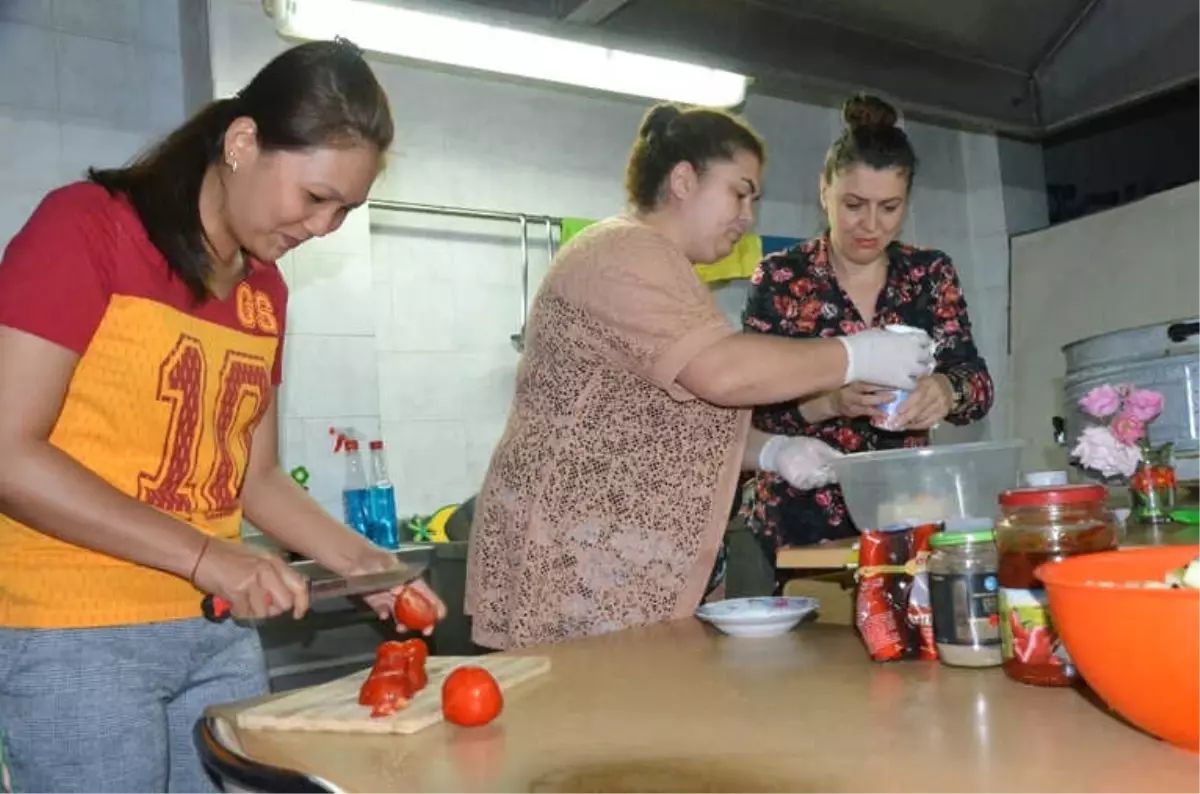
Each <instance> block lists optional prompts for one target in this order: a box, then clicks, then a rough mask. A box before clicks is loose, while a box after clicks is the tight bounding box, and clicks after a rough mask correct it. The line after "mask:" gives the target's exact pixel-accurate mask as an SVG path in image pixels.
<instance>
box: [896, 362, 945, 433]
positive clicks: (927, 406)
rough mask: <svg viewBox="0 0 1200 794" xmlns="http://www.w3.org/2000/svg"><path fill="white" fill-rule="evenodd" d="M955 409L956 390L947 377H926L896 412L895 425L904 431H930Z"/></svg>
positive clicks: (918, 383)
mask: <svg viewBox="0 0 1200 794" xmlns="http://www.w3.org/2000/svg"><path fill="white" fill-rule="evenodd" d="M953 409H954V388H953V387H952V386H951V385H950V380H949V378H947V377H946V376H945V375H942V374H941V373H937V374H934V375H926V376H925V377H924V378H921V379H920V380H919V381H917V388H915V389H913V390H912V391H911V392H909V395H908V398H907V399H906V400H905V401H904V402H902V403H901V404H900V407H899V408H898V409H897V410H896V418H895V424H896V426H897V427H899V428H901V429H903V430H929V429H930V428H932V427H933V426H934V425H936V424H937V423H938V422H941V421H942V420H943V419H945V418H946V417H947V416H949V415H950V411H951V410H953Z"/></svg>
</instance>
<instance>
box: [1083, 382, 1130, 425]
mask: <svg viewBox="0 0 1200 794" xmlns="http://www.w3.org/2000/svg"><path fill="white" fill-rule="evenodd" d="M1079 407H1080V408H1082V409H1083V410H1084V411H1086V412H1087V413H1089V414H1091V415H1092V416H1094V417H1096V418H1097V419H1104V418H1105V417H1107V416H1112V415H1113V414H1115V413H1116V412H1117V411H1118V410H1120V408H1121V393H1120V392H1119V391H1117V390H1116V389H1115V388H1113V387H1112V386H1109V385H1108V384H1107V383H1106V384H1104V385H1103V386H1097V387H1096V388H1094V389H1092V390H1091V391H1089V392H1088V393H1087V394H1085V395H1083V399H1081V400H1080V401H1079Z"/></svg>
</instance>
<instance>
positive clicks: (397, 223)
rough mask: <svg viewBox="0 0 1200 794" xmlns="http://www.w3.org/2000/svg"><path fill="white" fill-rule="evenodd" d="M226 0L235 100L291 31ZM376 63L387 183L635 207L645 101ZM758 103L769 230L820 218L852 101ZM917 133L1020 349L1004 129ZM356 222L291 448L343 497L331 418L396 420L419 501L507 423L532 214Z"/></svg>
mask: <svg viewBox="0 0 1200 794" xmlns="http://www.w3.org/2000/svg"><path fill="white" fill-rule="evenodd" d="M209 2H210V45H211V54H212V70H213V82H214V85H215V87H216V92H217V94H218V95H222V96H223V95H228V94H230V93H232V92H233V91H236V90H237V89H238V88H240V87H241V85H242V84H244V83H245V82H246V81H247V80H249V79H250V77H252V76H253V74H254V72H255V71H256V70H257V69H258V68H260V67H261V66H262V65H263V64H264V63H265V62H266V61H267V60H268V59H269V58H270V57H272V56H273V55H274V54H276V53H278V52H279V51H281V50H282V49H283V48H284V46H285V45H284V43H283V42H282V41H281V40H280V39H278V38H277V37H276V36H275V35H274V32H273V30H272V29H271V26H270V23H269V21H268V20H267V19H266V18H265V17H264V15H263V13H262V10H261V5H260V3H259V2H258V0H209ZM0 57H3V56H0ZM375 68H376V70H377V74H378V75H379V77H380V79H381V80H382V81H383V83H384V85H385V87H386V88H387V90H388V94H389V97H390V99H391V102H392V107H393V112H394V115H395V118H396V122H397V133H398V138H397V142H396V146H395V149H394V151H393V152H391V153H390V160H389V167H388V169H387V171H386V173H385V174H384V175H383V176H382V178H381V179H380V180H379V181H378V183H377V184H376V186H375V190H374V193H373V195H374V196H375V197H377V198H387V199H392V200H400V201H413V202H424V203H437V204H448V205H456V206H465V207H478V208H490V209H500V210H509V211H525V212H530V213H545V214H550V215H573V216H581V217H590V218H600V217H603V216H605V215H608V214H610V213H612V212H615V211H617V210H618V209H619V208H620V207H621V204H622V188H621V167H622V164H623V162H624V159H625V157H626V154H627V152H628V149H629V146H630V143H631V142H632V136H633V134H634V131H635V129H636V126H637V122H638V120H639V118H640V117H641V114H642V113H643V111H644V108H645V105H644V104H641V103H636V102H629V101H625V100H622V99H618V98H597V97H594V96H590V97H584V96H581V95H577V94H573V93H571V92H569V91H564V90H559V89H554V88H548V87H537V86H529V85H518V84H514V83H511V82H506V81H499V80H489V79H483V78H474V77H468V76H463V75H453V74H446V73H443V72H438V71H434V70H423V69H417V68H412V67H409V66H402V65H398V64H396V63H385V62H376V63H375ZM746 115H747V116H748V117H749V119H750V120H751V122H753V123H754V124H755V126H756V127H757V129H758V131H759V132H760V133H761V134H762V135H763V136H764V138H766V140H767V142H768V145H769V147H770V155H769V164H768V175H767V179H766V186H765V187H766V195H765V199H764V201H763V202H762V205H761V207H760V212H759V220H758V230H759V231H760V232H761V233H764V234H779V235H788V236H809V235H811V234H813V233H815V232H816V230H817V229H818V227H819V224H820V218H819V213H818V210H817V178H818V175H819V171H820V168H821V164H822V161H823V157H824V153H825V149H826V147H827V146H828V144H829V142H830V140H831V139H832V136H834V135H836V134H837V133H838V131H839V119H838V113H837V111H836V109H833V108H824V107H815V106H809V105H802V104H796V103H791V102H785V101H782V100H777V99H771V98H763V97H753V98H751V100H750V101H749V103H748V106H747V109H746ZM908 129H909V131H910V133H911V135H912V137H913V140H914V145H915V146H916V147H917V150H918V155H919V156H920V158H921V167H920V172H919V175H918V181H917V185H918V187H917V191H916V193H915V194H914V198H913V206H912V213H911V216H910V219H909V222H908V225H907V228H906V237H908V238H909V239H912V240H913V241H915V242H918V243H921V244H925V245H931V246H935V247H938V248H942V249H943V250H945V251H947V252H948V253H949V254H950V255H951V256H952V257H953V258H954V260H955V262H956V263H957V265H958V267H959V269H960V271H961V272H962V274H963V281H964V284H965V285H966V287H967V290H968V297H969V299H970V300H971V304H972V312H973V314H974V315H975V317H974V320H975V325H976V329H977V335H978V336H979V337H980V344H981V348H982V349H984V350H985V353H986V354H987V355H989V357H990V356H991V355H993V354H995V355H1002V352H1001V351H1002V350H1003V343H1002V340H1003V338H1004V333H1005V328H1004V325H1005V323H1006V311H1005V305H1006V301H1007V233H1008V232H1007V226H1006V221H1005V212H1006V206H1005V203H1006V197H1005V194H1004V191H1003V185H1002V179H1001V173H1000V156H999V153H998V150H997V142H996V139H995V138H994V137H992V136H986V135H973V134H966V133H960V132H957V131H954V130H950V129H943V128H939V127H935V126H931V125H926V124H919V123H912V124H909V125H908ZM352 217H353V218H354V220H355V222H354V223H351V224H348V225H347V227H346V228H345V229H343V230H341V231H339V232H338V233H337V235H335V236H334V237H333V238H331V239H330V240H329V241H327V242H323V243H321V244H320V246H319V248H318V247H316V246H314V245H312V244H310V247H308V248H307V249H305V250H301V251H297V252H296V254H295V255H294V256H293V257H292V258H291V261H289V262H288V263H287V264H286V266H285V272H286V274H287V277H288V280H289V283H290V284H291V285H292V288H293V293H292V300H291V305H290V311H289V317H288V334H289V336H288V355H287V358H286V362H285V394H284V408H285V416H286V419H285V422H284V427H283V435H284V439H283V441H282V446H283V456H284V459H285V463H286V464H287V465H289V466H291V465H297V464H300V463H303V464H304V465H306V466H307V467H308V468H309V469H310V471H311V472H312V474H313V482H312V483H311V484H310V488H311V489H312V491H313V492H314V494H315V495H317V496H318V498H319V499H320V501H321V502H322V503H323V504H325V505H326V506H327V507H330V509H332V510H334V511H335V512H338V511H340V507H338V499H337V493H338V490H339V488H340V483H341V467H340V463H339V462H338V461H337V460H335V459H334V457H333V456H332V454H331V452H330V450H331V449H332V440H331V439H330V438H329V436H328V428H329V426H330V425H339V424H340V423H345V424H354V425H355V426H356V427H358V429H360V430H363V431H366V432H371V433H374V432H378V433H380V434H381V435H382V437H383V439H384V441H385V444H386V448H387V449H388V451H389V461H390V468H391V473H392V477H393V480H395V481H396V484H397V504H398V507H399V509H400V511H401V512H402V513H411V512H416V511H422V512H425V511H432V510H433V509H435V508H437V507H439V506H441V505H443V504H446V503H449V502H456V501H460V500H462V499H464V498H466V497H467V496H469V495H471V494H472V493H474V492H475V490H477V488H478V486H479V484H480V481H481V478H482V476H483V473H484V471H485V470H486V467H487V463H488V460H489V458H490V455H491V452H492V449H493V448H494V445H495V442H496V440H497V439H498V438H499V437H500V434H501V433H502V431H503V428H504V420H505V416H506V414H507V411H508V408H509V403H510V400H511V395H512V389H513V378H514V373H515V367H516V362H517V354H516V353H515V352H514V351H513V349H512V348H511V346H510V344H509V336H510V335H511V334H513V333H515V332H516V331H517V330H518V326H519V311H520V297H521V293H520V256H519V248H518V243H517V236H516V226H515V225H514V224H507V225H506V224H504V223H496V222H489V221H470V220H461V219H444V218H436V217H431V216H412V215H402V214H397V213H391V212H384V211H372V212H369V213H368V212H366V211H362V212H360V213H358V214H357V216H352ZM531 232H532V234H533V236H534V237H535V239H536V240H537V243H536V244H534V245H532V246H531V259H532V267H531V272H532V278H531V281H532V287H531V289H536V285H537V283H538V281H539V280H540V277H541V274H542V273H544V272H545V268H546V265H547V262H548V257H547V251H546V247H545V243H544V242H542V239H543V237H542V235H543V234H544V233H543V232H542V231H541V230H540V229H538V228H533V229H531ZM1002 243H1003V245H1002ZM330 246H332V247H330ZM744 294H745V284H744V283H741V284H731V285H728V286H725V287H723V288H721V289H720V290H718V292H717V299H718V302H719V303H720V305H721V306H722V308H723V309H724V310H725V311H726V312H727V313H728V314H729V316H730V318H731V320H733V321H735V322H736V320H737V318H738V315H740V312H741V306H742V301H743V300H744ZM993 368H994V369H996V370H998V371H1003V370H1005V367H1004V366H1003V365H1002V364H1001V365H1000V366H996V365H995V364H993ZM968 432H969V433H972V434H975V435H976V436H979V435H980V434H983V433H986V432H989V427H987V426H981V427H976V428H972V429H970V430H969V431H968Z"/></svg>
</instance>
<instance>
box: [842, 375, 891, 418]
mask: <svg viewBox="0 0 1200 794" xmlns="http://www.w3.org/2000/svg"><path fill="white" fill-rule="evenodd" d="M895 396H896V393H895V392H893V391H889V390H887V389H881V388H880V387H878V386H874V385H872V384H870V383H863V382H862V381H854V382H853V383H847V384H846V385H845V386H843V387H842V388H840V389H838V390H836V391H833V392H830V394H829V407H830V408H831V409H832V411H833V413H834V415H835V416H843V417H845V418H847V419H854V418H856V417H859V416H865V417H867V418H868V419H883V418H884V413H883V411H881V410H879V406H881V405H887V404H888V403H890V402H891V401H892V399H893V398H894V397H895Z"/></svg>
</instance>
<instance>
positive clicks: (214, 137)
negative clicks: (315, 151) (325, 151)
mask: <svg viewBox="0 0 1200 794" xmlns="http://www.w3.org/2000/svg"><path fill="white" fill-rule="evenodd" d="M242 116H248V117H249V118H251V119H253V120H254V123H255V125H256V126H257V129H258V145H259V147H260V148H261V149H263V150H264V151H272V150H290V151H298V150H303V149H309V148H313V147H319V146H352V145H356V144H359V143H369V144H371V145H373V146H375V147H376V148H377V149H379V151H380V152H381V153H382V152H386V151H387V149H388V147H389V146H391V143H392V137H393V135H394V129H393V126H392V114H391V109H390V107H389V106H388V100H387V95H386V94H385V93H384V91H383V88H382V87H381V86H380V85H379V82H378V81H377V80H376V79H375V75H374V74H373V73H372V72H371V67H370V66H368V65H367V62H366V60H364V58H363V55H362V51H361V50H360V49H358V48H357V47H356V46H354V45H353V44H351V43H350V42H348V41H346V40H344V39H338V40H336V41H316V42H310V43H307V44H301V45H299V46H297V47H292V48H291V49H288V50H286V51H284V52H282V53H280V54H279V55H277V56H276V57H275V58H274V59H272V60H271V62H270V63H268V64H267V65H266V66H264V67H263V68H262V70H261V71H259V73H258V74H256V75H255V76H254V79H252V80H251V81H250V83H249V84H248V85H247V86H246V87H245V88H243V89H242V90H241V91H240V92H238V94H237V95H236V96H234V97H230V98H228V99H218V100H216V101H215V102H211V103H209V104H208V105H207V106H206V107H205V108H203V109H202V110H201V111H200V112H199V113H197V114H196V115H195V116H193V117H192V118H191V119H190V120H188V121H187V122H185V123H184V125H183V126H182V127H179V128H178V129H176V130H175V131H174V132H172V133H171V134H170V135H168V136H167V137H166V138H165V139H163V140H162V141H160V142H159V143H158V144H156V145H155V146H154V147H153V148H151V149H150V150H149V151H147V152H146V153H144V154H142V155H141V156H140V157H138V159H137V160H135V161H134V162H133V163H132V164H131V165H129V166H127V167H125V168H114V169H103V170H100V169H95V168H92V169H89V170H88V178H89V179H90V180H91V181H93V182H95V183H97V184H99V185H102V186H103V187H104V188H106V189H107V190H108V191H109V192H110V193H113V194H123V195H125V196H127V197H128V198H129V201H130V203H131V204H132V205H133V208H134V210H135V211H136V212H137V214H138V216H139V218H140V219H141V221H142V225H143V226H145V227H146V233H147V236H148V237H149V238H150V242H151V243H153V244H154V246H155V248H157V249H158V250H159V252H161V253H162V255H163V257H164V258H165V259H166V260H167V265H168V266H169V267H170V268H171V271H172V272H173V273H174V274H175V275H176V276H178V277H179V278H180V280H182V281H183V283H184V284H186V285H187V287H188V289H189V290H190V291H191V293H192V295H193V296H194V297H195V299H196V301H197V302H198V303H199V302H203V301H204V300H206V299H207V298H208V286H207V280H208V276H209V274H210V272H211V269H212V263H211V261H210V258H209V246H208V242H209V241H208V238H207V235H206V234H205V232H204V227H203V225H202V224H201V221H200V186H201V183H202V182H203V180H204V175H205V173H206V172H207V171H208V169H209V168H210V167H211V166H213V165H214V164H216V163H219V162H221V160H222V155H223V153H224V152H223V149H224V137H225V132H226V130H228V128H229V125H230V124H232V123H233V121H234V120H235V119H237V118H240V117H242Z"/></svg>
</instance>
